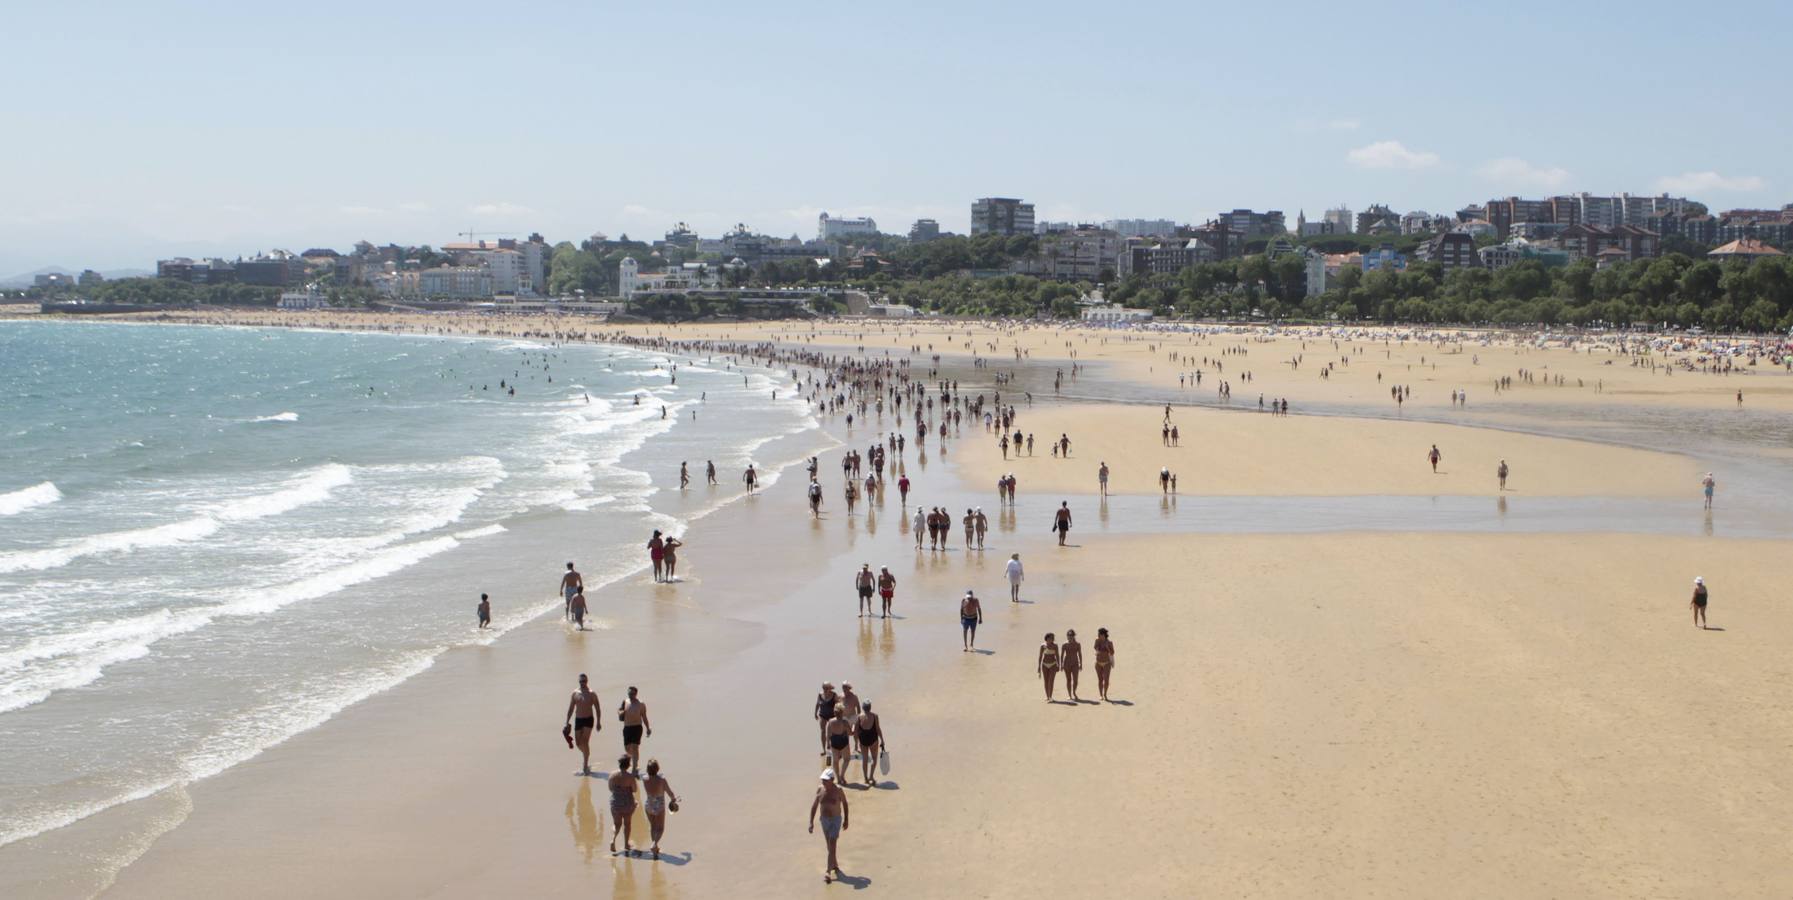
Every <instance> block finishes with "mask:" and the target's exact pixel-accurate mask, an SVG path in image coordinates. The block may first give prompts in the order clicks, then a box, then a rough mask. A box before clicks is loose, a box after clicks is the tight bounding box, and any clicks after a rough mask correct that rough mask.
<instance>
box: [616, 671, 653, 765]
mask: <svg viewBox="0 0 1793 900" xmlns="http://www.w3.org/2000/svg"><path fill="white" fill-rule="evenodd" d="M616 717H617V719H618V720H619V721H621V722H622V723H623V752H624V753H627V754H629V759H631V760H633V761H634V763H635V765H636V767H637V768H639V767H640V766H641V738H642V732H643V730H644V729H645V731H646V733H647V735H648V736H649V737H652V736H653V734H654V724H653V723H652V722H649V721H648V720H647V704H646V703H643V702H641V698H640V697H639V696H637V694H636V691H635V686H634V685H630V686H629V699H628V700H626V701H624V702H623V704H622V705H620V706H618V707H617V708H616Z"/></svg>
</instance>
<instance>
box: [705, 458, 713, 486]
mask: <svg viewBox="0 0 1793 900" xmlns="http://www.w3.org/2000/svg"><path fill="white" fill-rule="evenodd" d="M704 480H705V483H707V484H715V483H716V463H715V462H714V461H713V460H708V459H706V460H704Z"/></svg>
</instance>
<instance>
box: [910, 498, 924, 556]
mask: <svg viewBox="0 0 1793 900" xmlns="http://www.w3.org/2000/svg"><path fill="white" fill-rule="evenodd" d="M909 530H910V531H913V532H915V549H917V550H920V549H921V533H922V532H923V531H926V530H928V511H927V510H926V509H923V508H922V507H919V506H917V507H916V508H915V523H914V524H913V525H911V526H910V528H909Z"/></svg>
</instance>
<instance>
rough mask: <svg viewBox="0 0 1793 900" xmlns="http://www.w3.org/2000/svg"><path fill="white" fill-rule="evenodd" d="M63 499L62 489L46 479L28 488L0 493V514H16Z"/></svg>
mask: <svg viewBox="0 0 1793 900" xmlns="http://www.w3.org/2000/svg"><path fill="white" fill-rule="evenodd" d="M61 499H62V491H60V490H57V488H56V485H54V484H52V483H50V482H48V481H45V482H42V483H40V484H34V485H32V486H30V487H28V488H21V489H19V490H16V491H12V492H10V493H6V494H0V516H16V515H18V514H19V513H22V512H24V511H25V510H28V509H36V508H37V507H39V506H47V505H49V504H51V503H55V502H56V501H58V500H61Z"/></svg>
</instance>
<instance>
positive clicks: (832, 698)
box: [815, 681, 840, 752]
mask: <svg viewBox="0 0 1793 900" xmlns="http://www.w3.org/2000/svg"><path fill="white" fill-rule="evenodd" d="M839 703H840V695H839V694H836V693H835V692H834V682H832V681H824V682H822V692H821V693H819V694H817V695H816V715H815V718H816V731H817V733H818V734H820V735H821V740H822V750H823V752H827V750H828V720H829V719H832V718H834V707H835V706H836V705H838V704H839Z"/></svg>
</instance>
